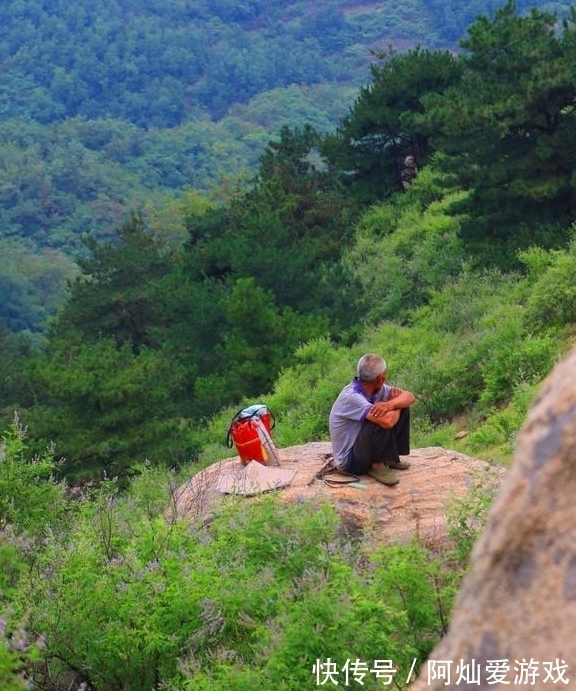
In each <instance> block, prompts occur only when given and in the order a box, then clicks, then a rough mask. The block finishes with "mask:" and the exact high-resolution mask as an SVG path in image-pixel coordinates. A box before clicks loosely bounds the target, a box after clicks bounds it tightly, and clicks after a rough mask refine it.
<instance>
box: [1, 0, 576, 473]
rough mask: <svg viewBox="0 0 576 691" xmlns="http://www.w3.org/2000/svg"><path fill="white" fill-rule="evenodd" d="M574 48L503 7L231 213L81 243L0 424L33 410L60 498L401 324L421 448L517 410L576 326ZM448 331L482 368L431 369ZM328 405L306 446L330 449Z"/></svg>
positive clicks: (285, 161)
mask: <svg viewBox="0 0 576 691" xmlns="http://www.w3.org/2000/svg"><path fill="white" fill-rule="evenodd" d="M575 35H576V34H575V31H574V23H573V18H572V19H571V20H569V21H566V22H565V23H564V24H563V25H560V24H559V23H558V21H557V19H556V17H555V16H554V15H551V14H548V13H542V12H540V11H538V10H532V11H531V12H530V13H529V14H528V15H519V14H518V12H517V9H516V7H515V6H514V4H513V3H509V4H508V5H506V7H505V8H503V9H501V10H498V11H497V13H496V15H495V18H494V19H493V20H491V19H489V18H488V17H481V18H479V19H478V20H477V21H476V22H475V23H474V24H472V25H471V26H470V27H469V30H468V32H467V36H466V37H465V39H463V40H462V41H461V49H462V52H461V54H456V53H454V52H452V51H446V50H429V49H424V48H414V49H411V50H409V51H406V52H404V53H400V52H398V53H396V54H394V55H390V56H388V58H387V59H386V60H383V61H381V62H379V63H377V64H374V65H373V66H372V69H371V73H370V79H371V81H370V83H369V84H368V85H367V86H366V87H362V88H361V89H360V90H359V92H358V94H357V97H356V99H355V102H354V105H353V107H352V108H351V109H350V111H349V113H348V114H347V115H346V116H345V117H343V118H342V120H341V122H340V124H339V125H338V127H337V128H335V129H334V130H333V131H329V132H327V133H323V132H319V131H318V130H316V129H315V128H313V127H312V126H310V125H305V126H302V127H297V128H290V127H288V126H285V127H283V128H282V129H281V131H280V133H279V136H278V137H277V138H276V139H275V140H273V141H271V142H270V143H269V144H268V145H267V146H266V148H265V149H264V151H263V153H262V155H261V157H260V159H259V163H258V168H257V171H256V173H255V175H254V177H253V179H252V181H251V184H250V185H249V186H247V187H246V188H245V189H237V190H236V191H235V192H234V193H233V194H231V195H230V196H229V198H227V199H225V200H211V199H210V198H207V197H203V196H201V195H198V194H194V193H189V194H188V195H186V196H184V197H183V198H182V199H181V200H180V202H179V204H178V205H173V206H171V205H169V204H166V205H165V206H159V207H157V209H156V216H155V217H153V219H152V221H151V220H150V219H149V218H147V217H146V215H145V214H141V213H136V212H135V213H133V214H131V215H130V216H129V217H127V218H126V220H125V221H123V222H122V223H121V224H120V226H118V228H117V231H116V234H115V235H113V236H111V237H109V238H104V239H102V238H98V237H91V238H89V239H88V240H87V241H86V244H85V249H84V254H83V255H82V256H81V257H80V258H79V260H78V269H77V275H76V277H75V278H74V280H73V281H72V282H71V285H70V290H69V293H68V297H67V300H66V301H65V302H64V303H63V304H62V306H61V309H60V311H59V313H58V315H57V317H56V318H55V319H54V320H52V322H51V323H50V325H49V328H48V330H47V332H46V335H45V339H44V342H43V343H42V347H41V348H37V347H35V348H31V347H30V344H29V343H26V341H23V340H21V339H19V338H18V337H17V336H16V335H14V334H13V333H11V331H10V330H9V329H4V330H3V332H2V343H3V348H2V357H3V363H2V364H3V367H2V370H3V371H4V372H7V373H8V374H7V376H6V377H5V378H4V380H3V381H2V389H0V394H1V403H2V408H3V410H4V416H5V417H4V419H5V421H6V423H8V422H9V420H10V418H11V415H12V414H13V411H14V409H15V408H16V409H18V410H20V411H21V414H22V415H23V416H24V418H25V422H26V424H27V425H29V426H30V429H31V435H32V438H33V439H34V447H35V448H36V449H37V450H38V452H40V450H41V449H42V448H44V447H46V446H49V445H50V444H52V443H54V442H55V443H56V446H57V448H58V454H59V456H61V457H62V458H64V459H65V466H64V467H63V472H64V473H65V474H66V475H67V476H69V477H86V476H88V477H92V476H94V475H99V474H101V473H103V472H105V473H107V474H110V473H118V474H121V475H128V474H130V473H131V472H133V470H132V469H133V468H134V467H137V466H138V464H139V462H140V461H141V460H142V458H143V457H146V458H153V459H155V461H157V462H159V463H167V464H176V465H178V464H180V463H181V462H182V461H183V460H185V459H190V458H197V457H198V456H199V454H200V453H202V450H203V448H204V447H205V440H204V439H202V438H199V437H198V433H199V431H200V430H203V429H205V423H204V422H203V421H205V420H207V419H210V418H211V417H212V416H214V415H217V414H218V413H219V411H221V410H223V409H224V410H226V409H227V408H228V406H234V405H238V404H239V403H240V402H241V401H242V400H245V399H249V398H251V397H253V396H261V395H264V394H267V393H270V392H271V391H272V390H273V388H274V386H275V385H276V382H277V378H278V376H279V375H280V374H281V373H282V372H284V371H291V370H290V368H291V367H292V366H296V365H297V364H298V360H299V357H300V355H299V353H301V352H302V351H301V349H302V348H305V344H307V343H310V344H323V343H325V342H328V343H330V344H331V346H330V347H331V348H333V349H334V351H335V352H336V351H338V352H342V353H347V352H348V351H347V349H348V348H355V347H356V346H357V344H358V343H359V342H361V341H362V339H364V338H366V334H367V333H368V334H369V333H370V330H371V329H377V328H380V325H381V324H388V323H392V324H394V325H396V326H397V327H398V328H399V329H406V328H408V327H410V326H414V327H415V328H416V327H417V326H418V325H420V328H423V329H424V331H425V332H427V331H428V330H429V331H430V334H433V338H432V336H425V335H424V336H423V335H421V334H420V335H419V336H418V343H419V344H420V345H423V344H426V343H428V348H429V350H430V353H428V354H426V353H417V354H416V353H415V352H414V350H413V348H412V347H411V348H410V349H409V352H411V353H412V355H413V358H414V362H412V361H405V362H404V368H408V369H409V370H410V371H411V372H412V374H411V379H413V380H414V381H416V382H420V383H419V384H418V387H417V388H418V390H419V400H420V403H421V406H420V408H419V410H420V424H421V425H422V426H423V429H426V428H427V425H432V426H435V425H445V424H448V423H450V421H451V420H453V419H454V418H456V417H457V416H459V415H462V414H465V413H469V412H470V411H471V410H476V412H477V414H480V413H479V411H480V410H481V411H482V415H485V414H486V411H487V407H488V408H489V407H490V406H492V405H497V406H500V405H502V404H503V402H506V401H508V400H509V399H510V398H511V397H513V395H514V394H515V392H516V391H517V390H518V387H519V386H520V385H523V384H532V383H534V382H535V381H537V379H538V377H539V376H541V375H543V374H544V373H545V371H546V369H547V368H548V367H549V366H550V365H551V363H552V362H553V359H554V357H555V354H556V353H557V352H558V351H559V350H561V349H562V345H563V344H564V343H565V340H566V339H567V338H568V337H569V329H570V325H571V324H572V321H573V313H574V298H573V289H572V288H571V287H570V285H567V284H566V281H567V276H568V275H569V274H570V271H571V267H572V266H573V254H572V251H573V249H570V248H571V247H572V245H571V244H570V243H571V239H572V223H573V219H574V217H575V213H576V186H575V185H574V181H573V174H572V171H573V167H574V166H573V160H574V145H573V142H574V141H576V137H575V134H576V119H575V116H574V112H575V110H574V108H573V105H574V103H575V101H576V84H575V83H574V79H573V69H572V65H573V63H574V54H575V51H576V40H575ZM503 74H504V75H506V79H502V75H503ZM407 159H409V160H410V159H411V160H412V161H413V163H414V166H413V167H412V168H410V171H409V172H410V173H411V174H410V175H409V176H408V177H407V175H406V173H407V169H406V160H407ZM176 230H178V232H177V233H176ZM173 231H174V232H175V233H176V237H175V238H172V239H171V235H170V234H171V232H173ZM565 253H566V254H565ZM486 271H490V272H492V273H491V274H489V276H490V277H489V278H487V277H486V275H485V273H484V272H486ZM521 277H522V278H521ZM546 281H547V283H546ZM510 285H517V287H518V292H516V291H509V286H510ZM547 285H548V286H552V285H553V286H555V294H554V295H553V296H551V295H548V294H547V292H546V290H547V289H546V286H547ZM532 288H533V289H534V294H533V295H532V294H531V292H530V291H531V290H532ZM490 289H491V290H493V291H494V294H491V293H490ZM501 290H504V291H509V292H508V293H506V294H507V299H506V300H505V301H503V302H502V293H501V292H500V291H501ZM458 291H461V292H462V296H463V297H462V303H463V304H459V305H458V306H456V305H455V304H454V302H455V301H456V302H458V299H457V297H456V295H458ZM486 291H488V292H486ZM45 292H46V294H48V293H49V291H48V290H46V291H45ZM453 292H454V295H453ZM472 294H474V295H475V298H474V300H470V296H471V295H472ZM495 296H497V298H496V297H495ZM494 300H496V301H497V302H498V301H500V302H501V303H502V304H501V305H500V308H501V309H506V310H507V311H506V313H505V315H501V314H498V311H496V312H494V313H492V307H491V306H492V305H493V301H494ZM447 305H449V306H450V309H451V310H452V312H451V313H449V314H448V313H447V312H448V307H447ZM500 308H499V309H500ZM439 315H444V316H443V317H442V318H440V316H439ZM488 315H491V316H490V317H489V316H488ZM524 315H529V318H528V320H527V321H525V317H524ZM439 319H441V321H440V323H438V322H437V320H439ZM485 319H490V320H492V321H489V322H488V323H484V320H485ZM502 329H504V330H505V332H502V331H501V330H502ZM445 330H447V331H446V333H447V334H448V335H446V338H447V339H448V340H447V342H444V340H443V337H441V334H442V333H444V332H445ZM462 330H464V331H463V332H462V333H461V331H462ZM477 330H479V331H477ZM451 332H457V333H459V337H458V339H457V340H459V342H460V343H467V344H468V347H467V348H466V349H465V350H464V351H463V352H458V354H457V356H454V357H453V358H452V359H451V361H450V362H449V363H444V362H442V363H440V362H439V363H437V364H436V365H435V367H434V368H433V369H434V372H429V371H427V370H428V368H427V366H426V363H427V362H428V363H430V362H431V360H432V359H433V358H435V357H440V359H441V360H443V359H444V357H447V355H446V353H445V352H444V348H446V347H448V348H449V352H450V353H452V349H451V348H450V344H451V340H452V338H453V337H452V336H450V335H449V334H450V333H451ZM395 338H396V337H394V338H393V337H389V340H390V344H392V343H394V342H395ZM430 339H432V340H430ZM470 339H472V340H470ZM505 344H507V345H505ZM310 347H311V348H312V350H311V352H313V353H316V352H318V353H319V357H320V358H321V359H322V361H324V362H325V363H329V362H330V357H328V356H327V355H326V354H325V353H324V346H320V345H311V346H310ZM317 348H319V350H316V349H317ZM340 349H343V350H342V351H340ZM400 350H401V349H400ZM304 352H307V351H306V349H305V351H304ZM504 354H505V355H504ZM397 357H399V358H400V357H402V356H401V354H400V353H399V354H398V355H397ZM499 358H503V359H502V360H501V361H499ZM415 366H416V369H415V370H414V367H415ZM291 376H292V377H293V378H295V379H297V377H296V376H295V374H294V373H293V372H292V374H291ZM337 379H338V377H330V381H332V382H336V381H337ZM435 381H436V385H437V387H438V390H435V389H434V387H432V388H431V382H435ZM306 388H310V387H304V388H303V390H305V389H306ZM312 388H314V387H312ZM332 393H333V392H332V391H331V390H330V394H329V395H326V396H324V397H323V398H322V400H321V401H320V402H319V405H320V410H319V411H316V412H314V413H313V414H311V415H307V416H305V418H306V420H307V424H308V425H310V427H309V429H308V431H307V432H306V433H305V434H304V433H302V436H304V437H310V436H311V437H312V438H314V437H315V436H320V435H322V434H325V433H326V430H325V424H326V410H325V407H326V405H327V402H328V401H329V400H330V397H331V395H332ZM297 405H299V399H298V397H297V396H294V394H292V398H289V400H288V401H285V402H284V403H283V404H282V405H281V406H279V407H280V409H281V410H282V411H283V414H284V415H289V414H290V412H289V411H290V409H291V408H292V407H294V406H297ZM298 427H299V425H295V428H296V429H298ZM298 434H299V433H298Z"/></svg>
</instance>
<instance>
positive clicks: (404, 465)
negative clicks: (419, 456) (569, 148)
mask: <svg viewBox="0 0 576 691" xmlns="http://www.w3.org/2000/svg"><path fill="white" fill-rule="evenodd" d="M386 465H387V466H388V467H389V468H393V469H394V470H408V468H409V467H410V462H409V461H403V460H401V459H400V458H399V459H398V460H397V461H388V462H387V463H386Z"/></svg>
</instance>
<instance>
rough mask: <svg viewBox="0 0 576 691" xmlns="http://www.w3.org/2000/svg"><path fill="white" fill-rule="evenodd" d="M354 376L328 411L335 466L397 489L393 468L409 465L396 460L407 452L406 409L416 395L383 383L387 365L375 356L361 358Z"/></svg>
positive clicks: (408, 410)
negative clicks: (367, 476) (394, 486)
mask: <svg viewBox="0 0 576 691" xmlns="http://www.w3.org/2000/svg"><path fill="white" fill-rule="evenodd" d="M356 374H357V376H356V377H354V379H353V380H352V381H351V382H350V383H349V384H347V385H346V386H345V387H344V388H343V389H342V391H341V392H340V394H339V395H338V398H337V399H336V401H335V402H334V405H333V406H332V410H331V411H330V418H329V426H330V440H331V442H332V452H333V454H334V463H335V465H336V467H337V468H338V469H339V470H342V471H344V472H347V473H352V474H354V475H369V476H370V477H373V478H374V479H375V480H377V481H378V482H381V483H382V484H384V485H396V484H397V483H398V477H397V476H396V474H395V473H394V470H405V469H407V468H409V467H410V464H409V463H408V461H402V460H400V456H408V455H409V454H410V406H411V405H412V403H414V401H415V400H416V397H415V396H414V394H412V393H410V391H405V390H404V389H400V388H397V387H395V386H390V385H389V384H386V383H385V382H386V378H387V366H386V362H385V360H384V359H383V358H381V357H380V356H379V355H374V354H372V353H368V354H366V355H363V356H362V357H361V358H360V360H358V365H357V372H356Z"/></svg>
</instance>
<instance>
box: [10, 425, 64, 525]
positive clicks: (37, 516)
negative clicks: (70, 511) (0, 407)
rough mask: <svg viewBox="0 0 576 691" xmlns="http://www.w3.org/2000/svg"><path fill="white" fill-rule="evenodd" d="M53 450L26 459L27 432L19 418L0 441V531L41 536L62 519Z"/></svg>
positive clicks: (60, 497) (59, 487)
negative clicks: (9, 530) (50, 521)
mask: <svg viewBox="0 0 576 691" xmlns="http://www.w3.org/2000/svg"><path fill="white" fill-rule="evenodd" d="M56 471H57V464H56V463H55V461H54V453H53V450H52V449H48V450H46V451H45V452H44V453H43V454H42V455H41V456H34V457H32V458H30V457H29V453H28V448H27V442H26V430H25V428H24V427H23V426H22V423H21V422H20V419H19V417H18V416H17V415H16V416H15V417H14V422H13V423H12V426H11V428H10V429H9V430H8V431H7V432H6V433H5V434H4V435H3V436H2V438H1V441H0V530H4V529H5V528H7V526H11V527H12V529H13V530H15V531H16V532H18V533H21V532H27V533H30V534H31V535H33V536H36V537H40V536H41V535H42V534H43V532H44V530H45V529H46V528H47V526H48V521H49V517H50V518H51V520H56V519H59V518H62V515H61V512H62V511H63V508H64V502H63V487H62V486H61V485H59V484H58V483H57V482H55V480H54V479H53V476H54V475H55V474H56Z"/></svg>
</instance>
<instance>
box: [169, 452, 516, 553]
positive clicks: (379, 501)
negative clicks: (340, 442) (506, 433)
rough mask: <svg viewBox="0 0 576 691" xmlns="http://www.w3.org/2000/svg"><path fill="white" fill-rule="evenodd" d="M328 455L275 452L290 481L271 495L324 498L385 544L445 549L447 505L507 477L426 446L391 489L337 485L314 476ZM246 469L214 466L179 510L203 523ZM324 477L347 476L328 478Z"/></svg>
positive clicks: (184, 495) (189, 487)
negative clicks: (226, 483) (228, 483)
mask: <svg viewBox="0 0 576 691" xmlns="http://www.w3.org/2000/svg"><path fill="white" fill-rule="evenodd" d="M330 451H331V447H330V442H311V443H308V444H303V445H300V446H293V447H288V448H281V449H278V454H279V460H280V466H279V467H280V468H281V469H283V470H286V471H288V473H289V475H290V477H291V480H290V483H289V485H288V486H287V487H284V488H282V489H278V490H276V494H277V496H278V499H279V501H286V502H294V503H297V502H316V503H320V502H323V501H329V502H331V503H332V504H333V505H334V506H335V507H336V508H337V509H338V511H339V512H340V514H341V515H342V517H343V519H344V520H345V522H346V523H347V524H348V525H349V526H350V525H352V527H356V528H358V529H369V532H371V534H372V535H374V536H375V537H376V539H377V540H379V541H380V540H381V541H382V542H383V543H392V542H399V541H405V540H408V539H409V538H410V537H412V536H414V535H417V536H418V537H419V538H420V540H421V541H422V542H423V543H424V544H427V545H428V546H430V547H434V546H438V545H440V544H442V543H443V542H444V541H445V539H446V535H447V521H446V509H447V506H449V504H450V503H451V502H452V501H454V500H456V499H458V498H461V497H463V496H464V495H465V494H466V493H467V490H468V488H469V487H470V485H471V484H472V483H476V482H482V481H483V479H484V478H486V481H493V478H494V475H496V478H497V481H498V479H499V478H500V477H502V476H503V475H504V474H505V472H506V471H505V470H504V469H503V468H496V469H495V468H494V467H493V466H491V465H490V464H488V463H486V462H484V461H481V460H479V459H477V458H472V457H470V456H466V455H464V454H462V453H460V452H458V451H452V450H447V449H444V448H442V447H429V448H422V449H413V450H412V453H411V455H410V456H409V457H406V460H409V461H410V463H411V466H410V468H409V469H407V470H402V471H397V472H398V476H399V478H400V483H399V484H398V485H396V486H393V487H387V486H385V485H382V484H380V483H378V482H376V481H375V480H373V479H372V478H370V477H368V476H362V477H361V478H360V483H359V486H358V485H355V486H351V485H346V484H342V485H338V486H336V487H334V486H331V485H329V484H327V483H325V482H324V481H323V480H322V479H317V478H316V477H315V476H316V474H317V473H318V471H319V470H320V469H321V468H322V467H323V466H324V465H325V463H326V460H327V457H328V456H329V455H330ZM271 470H272V471H273V470H274V469H272V468H271ZM245 472H246V467H245V466H244V465H243V464H242V463H241V462H240V459H239V457H234V458H230V459H227V460H225V461H221V462H220V463H215V464H213V465H212V466H210V467H208V468H207V469H206V470H204V471H202V472H200V473H199V474H197V475H196V476H194V477H193V478H191V479H190V480H189V481H188V482H187V483H185V484H184V485H183V486H182V487H180V489H179V491H178V492H177V494H176V500H175V510H176V513H177V514H178V515H179V516H183V517H186V518H188V519H190V520H198V519H200V520H208V519H209V518H210V515H211V513H212V511H213V510H214V509H215V508H216V507H217V506H218V504H219V503H220V502H222V501H223V500H224V498H225V496H226V495H225V494H223V493H222V492H221V491H219V490H218V487H221V486H222V484H223V479H226V478H228V479H229V478H230V476H234V477H236V478H241V477H242V474H243V473H245ZM490 473H492V475H491V477H490V478H489V474H490ZM328 479H329V480H336V481H338V480H346V479H350V478H346V477H344V476H339V475H329V476H328ZM255 494H256V492H255ZM247 500H248V501H249V500H250V499H247Z"/></svg>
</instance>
